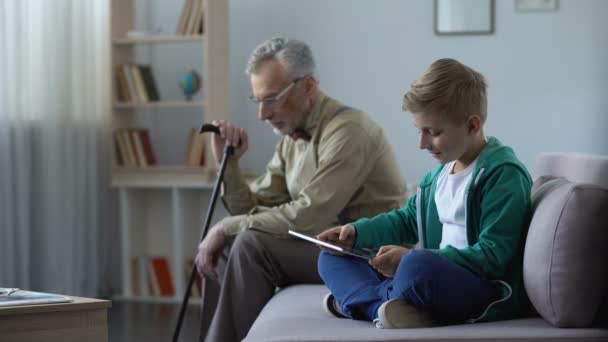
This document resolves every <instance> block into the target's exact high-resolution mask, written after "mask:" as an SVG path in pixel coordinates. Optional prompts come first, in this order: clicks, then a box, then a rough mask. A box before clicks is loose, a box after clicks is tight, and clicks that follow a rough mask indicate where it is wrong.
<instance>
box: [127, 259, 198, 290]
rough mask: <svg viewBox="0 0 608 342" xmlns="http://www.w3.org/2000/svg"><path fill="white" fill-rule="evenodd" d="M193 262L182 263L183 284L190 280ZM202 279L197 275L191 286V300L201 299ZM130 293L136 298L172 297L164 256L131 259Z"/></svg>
mask: <svg viewBox="0 0 608 342" xmlns="http://www.w3.org/2000/svg"><path fill="white" fill-rule="evenodd" d="M192 266H193V260H192V259H188V260H186V262H185V263H184V271H185V273H184V275H185V282H184V284H188V281H189V280H190V272H191V271H192ZM201 286H202V278H201V276H200V275H199V274H198V273H197V274H196V278H195V282H194V284H192V289H191V292H190V293H191V295H192V297H193V298H200V297H201ZM131 292H132V293H133V295H134V296H137V297H140V296H141V297H172V296H174V295H175V286H174V284H173V278H172V274H171V268H170V267H169V262H168V260H167V258H166V257H164V256H154V257H146V256H137V257H133V258H131Z"/></svg>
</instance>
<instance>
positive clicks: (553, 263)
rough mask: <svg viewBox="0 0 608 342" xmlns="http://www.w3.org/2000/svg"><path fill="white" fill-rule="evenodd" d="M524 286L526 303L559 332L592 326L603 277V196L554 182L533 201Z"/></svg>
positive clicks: (606, 236) (606, 207)
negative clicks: (530, 304)
mask: <svg viewBox="0 0 608 342" xmlns="http://www.w3.org/2000/svg"><path fill="white" fill-rule="evenodd" d="M532 206H533V210H534V215H533V217H532V221H531V223H530V230H529V232H528V237H527V240H526V247H525V254H524V284H525V287H526V291H527V293H528V296H529V298H530V301H531V302H532V304H533V305H534V307H535V308H536V310H537V311H538V312H539V313H540V314H541V315H542V316H543V318H545V319H546V320H547V321H548V322H549V323H551V324H553V325H555V326H558V327H587V326H591V324H592V323H593V320H594V318H595V317H596V314H597V312H598V311H599V308H600V303H601V301H602V299H603V298H604V292H605V291H604V289H605V288H606V286H607V284H608V283H607V277H608V274H607V273H608V272H606V271H607V270H608V253H607V251H608V249H606V248H605V245H606V243H607V242H608V229H606V225H607V222H608V190H607V189H603V188H601V187H599V186H595V185H588V184H578V183H572V182H570V181H568V180H565V179H553V180H551V181H548V182H545V183H544V184H543V185H541V186H539V187H538V189H537V190H536V191H535V192H534V194H533V195H532Z"/></svg>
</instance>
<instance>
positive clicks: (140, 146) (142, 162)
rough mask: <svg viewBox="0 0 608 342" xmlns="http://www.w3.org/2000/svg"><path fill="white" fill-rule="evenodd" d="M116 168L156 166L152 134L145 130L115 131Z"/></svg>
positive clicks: (125, 129) (124, 129)
mask: <svg viewBox="0 0 608 342" xmlns="http://www.w3.org/2000/svg"><path fill="white" fill-rule="evenodd" d="M114 146H115V147H116V153H115V155H116V159H115V164H116V166H122V167H140V168H146V167H149V166H153V165H156V157H155V156H154V150H153V149H152V143H151V141H150V134H149V133H148V130H147V129H145V128H119V129H116V130H115V131H114Z"/></svg>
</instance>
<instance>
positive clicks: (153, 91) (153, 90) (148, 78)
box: [139, 65, 160, 102]
mask: <svg viewBox="0 0 608 342" xmlns="http://www.w3.org/2000/svg"><path fill="white" fill-rule="evenodd" d="M139 70H140V71H141V77H142V78H143V81H144V87H145V88H146V93H147V94H148V100H150V102H155V101H160V95H159V94H158V88H157V87H156V82H155V81H154V73H153V72H152V68H151V67H150V66H149V65H140V66H139Z"/></svg>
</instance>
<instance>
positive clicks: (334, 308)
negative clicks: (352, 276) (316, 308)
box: [323, 293, 350, 318]
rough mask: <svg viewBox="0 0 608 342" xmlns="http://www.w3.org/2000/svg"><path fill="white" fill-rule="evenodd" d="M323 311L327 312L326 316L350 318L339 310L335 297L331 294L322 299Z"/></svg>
mask: <svg viewBox="0 0 608 342" xmlns="http://www.w3.org/2000/svg"><path fill="white" fill-rule="evenodd" d="M323 309H324V310H325V312H327V314H328V315H331V316H333V317H338V318H350V317H348V316H347V315H346V314H345V313H344V312H342V309H340V305H338V301H336V297H334V295H333V294H331V293H328V294H326V295H325V298H323Z"/></svg>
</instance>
